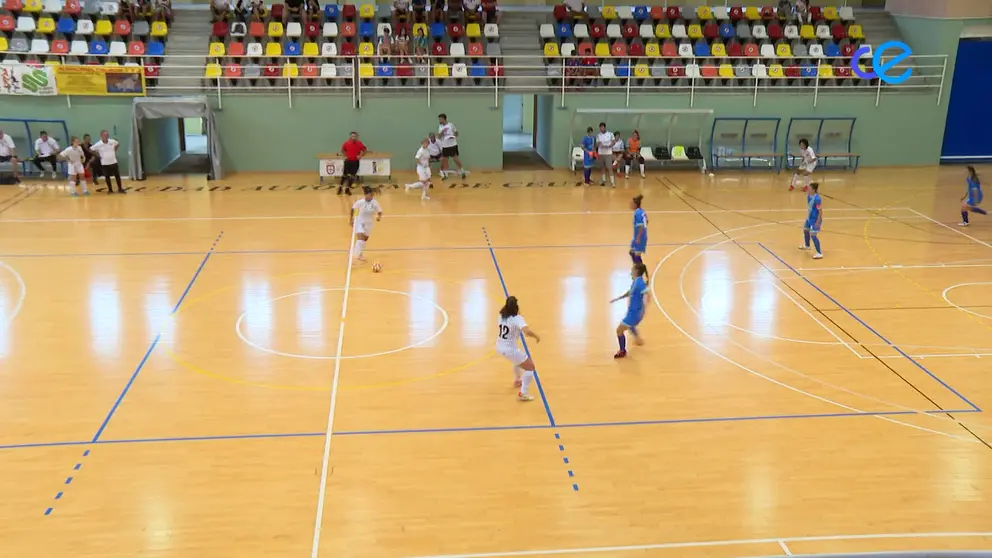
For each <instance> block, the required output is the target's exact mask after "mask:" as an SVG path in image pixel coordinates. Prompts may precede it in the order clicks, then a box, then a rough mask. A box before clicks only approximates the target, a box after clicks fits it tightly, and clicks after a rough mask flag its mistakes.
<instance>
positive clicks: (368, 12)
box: [358, 4, 375, 19]
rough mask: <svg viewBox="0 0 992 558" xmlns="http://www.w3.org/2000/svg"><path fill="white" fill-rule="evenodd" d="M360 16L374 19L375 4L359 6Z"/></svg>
mask: <svg viewBox="0 0 992 558" xmlns="http://www.w3.org/2000/svg"><path fill="white" fill-rule="evenodd" d="M358 17H360V18H362V19H372V18H374V17H375V5H374V4H362V5H361V6H359V8H358Z"/></svg>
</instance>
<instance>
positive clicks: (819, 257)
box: [813, 252, 823, 260]
mask: <svg viewBox="0 0 992 558" xmlns="http://www.w3.org/2000/svg"><path fill="white" fill-rule="evenodd" d="M813 259H814V260H822V259H823V254H821V253H819V252H817V253H815V254H813Z"/></svg>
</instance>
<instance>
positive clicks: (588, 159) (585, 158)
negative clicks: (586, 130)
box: [582, 136, 596, 168]
mask: <svg viewBox="0 0 992 558" xmlns="http://www.w3.org/2000/svg"><path fill="white" fill-rule="evenodd" d="M595 149H596V138H594V137H592V136H583V138H582V166H584V167H586V168H591V167H592V166H593V164H595V162H596V160H595V159H593V158H592V153H593V151H594V150H595Z"/></svg>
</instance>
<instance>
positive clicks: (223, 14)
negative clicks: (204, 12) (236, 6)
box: [210, 0, 231, 21]
mask: <svg viewBox="0 0 992 558" xmlns="http://www.w3.org/2000/svg"><path fill="white" fill-rule="evenodd" d="M210 15H211V21H227V18H228V17H229V16H230V15H231V6H230V4H228V3H227V0H210Z"/></svg>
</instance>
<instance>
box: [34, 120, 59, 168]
mask: <svg viewBox="0 0 992 558" xmlns="http://www.w3.org/2000/svg"><path fill="white" fill-rule="evenodd" d="M60 151H61V149H59V142H57V141H55V138H50V137H48V132H46V131H44V130H42V131H41V133H40V134H38V139H36V140H34V159H32V160H31V162H32V163H34V166H36V167H38V171H39V172H41V175H42V176H44V175H45V167H43V166H41V163H43V162H44V163H48V164H49V165H51V166H52V178H57V177H58V172H57V171H58V164H59V152H60Z"/></svg>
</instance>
